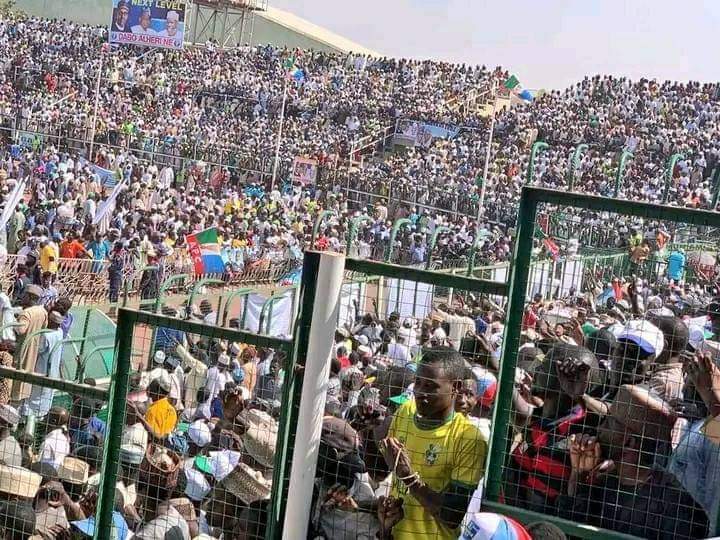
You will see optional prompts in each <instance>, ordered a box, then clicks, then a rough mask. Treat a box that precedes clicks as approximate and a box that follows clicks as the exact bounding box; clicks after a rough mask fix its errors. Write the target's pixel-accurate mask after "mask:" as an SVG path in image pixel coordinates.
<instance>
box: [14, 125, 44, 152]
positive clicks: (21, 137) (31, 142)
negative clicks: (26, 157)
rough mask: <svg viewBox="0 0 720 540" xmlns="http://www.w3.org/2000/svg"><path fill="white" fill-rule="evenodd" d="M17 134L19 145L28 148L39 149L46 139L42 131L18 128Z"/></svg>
mask: <svg viewBox="0 0 720 540" xmlns="http://www.w3.org/2000/svg"><path fill="white" fill-rule="evenodd" d="M16 134H17V143H18V145H20V147H22V148H25V149H26V150H37V149H38V148H39V147H40V146H42V144H43V141H44V137H43V135H42V134H41V133H35V132H33V131H22V130H20V129H18V130H17V132H16Z"/></svg>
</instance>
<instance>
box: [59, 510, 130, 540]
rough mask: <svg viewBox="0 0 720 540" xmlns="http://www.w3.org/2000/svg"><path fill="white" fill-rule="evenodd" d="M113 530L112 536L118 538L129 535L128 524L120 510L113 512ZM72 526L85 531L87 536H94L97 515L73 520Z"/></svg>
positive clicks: (124, 537) (119, 539)
mask: <svg viewBox="0 0 720 540" xmlns="http://www.w3.org/2000/svg"><path fill="white" fill-rule="evenodd" d="M112 517H113V531H112V538H116V539H117V540H125V539H126V538H127V537H128V532H129V528H128V524H127V523H126V522H125V518H123V517H122V514H121V513H120V512H113V516H112ZM71 524H72V526H73V527H75V528H76V529H77V530H79V531H80V532H81V533H83V534H84V535H85V536H89V537H93V536H94V535H95V516H90V517H89V518H87V519H83V520H82V521H72V522H71Z"/></svg>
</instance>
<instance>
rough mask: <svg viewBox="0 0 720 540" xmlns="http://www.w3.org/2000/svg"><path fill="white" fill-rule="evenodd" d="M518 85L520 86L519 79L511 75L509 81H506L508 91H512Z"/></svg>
mask: <svg viewBox="0 0 720 540" xmlns="http://www.w3.org/2000/svg"><path fill="white" fill-rule="evenodd" d="M518 84H520V81H518V78H517V77H516V76H515V75H510V77H508V79H507V80H506V81H505V88H507V89H508V90H512V89H513V88H515V87H516V86H517V85H518Z"/></svg>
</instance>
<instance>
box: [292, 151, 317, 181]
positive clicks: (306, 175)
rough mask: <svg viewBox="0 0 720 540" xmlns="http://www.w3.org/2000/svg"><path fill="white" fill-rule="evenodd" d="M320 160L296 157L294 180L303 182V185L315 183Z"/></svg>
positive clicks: (293, 171) (294, 161) (293, 170)
mask: <svg viewBox="0 0 720 540" xmlns="http://www.w3.org/2000/svg"><path fill="white" fill-rule="evenodd" d="M317 169H318V162H317V160H316V159H308V158H302V157H296V158H295V159H294V160H293V168H292V179H293V182H302V183H303V185H307V184H314V183H315V181H316V180H317Z"/></svg>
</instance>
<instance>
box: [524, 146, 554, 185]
mask: <svg viewBox="0 0 720 540" xmlns="http://www.w3.org/2000/svg"><path fill="white" fill-rule="evenodd" d="M549 147H550V145H549V144H548V143H546V142H542V141H539V142H536V143H534V144H533V145H532V150H530V162H529V163H528V168H527V178H526V179H525V185H526V186H529V185H532V179H533V174H534V173H535V156H537V154H538V152H540V151H542V150H546V149H547V148H549Z"/></svg>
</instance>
